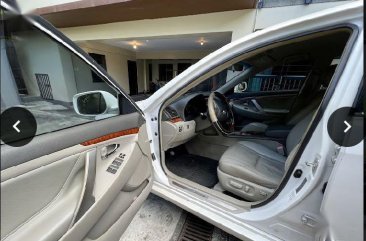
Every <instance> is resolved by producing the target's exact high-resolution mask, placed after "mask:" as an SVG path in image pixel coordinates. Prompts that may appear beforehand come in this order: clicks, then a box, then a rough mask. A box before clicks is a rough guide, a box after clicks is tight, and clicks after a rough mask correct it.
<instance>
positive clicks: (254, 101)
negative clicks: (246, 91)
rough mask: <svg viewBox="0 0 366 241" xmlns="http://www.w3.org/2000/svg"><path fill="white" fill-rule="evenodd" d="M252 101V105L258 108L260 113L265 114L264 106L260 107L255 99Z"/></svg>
mask: <svg viewBox="0 0 366 241" xmlns="http://www.w3.org/2000/svg"><path fill="white" fill-rule="evenodd" d="M250 101H251V102H252V104H253V105H254V106H255V108H257V109H258V111H259V112H264V110H263V108H262V106H260V105H259V104H258V102H257V101H256V100H255V99H251V100H250Z"/></svg>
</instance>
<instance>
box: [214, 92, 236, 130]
mask: <svg viewBox="0 0 366 241" xmlns="http://www.w3.org/2000/svg"><path fill="white" fill-rule="evenodd" d="M208 113H209V116H210V118H211V121H212V122H213V123H216V124H217V126H216V125H214V126H215V127H216V129H218V131H220V132H224V133H225V134H228V133H231V132H233V131H234V114H233V112H232V110H231V105H230V104H229V102H228V101H227V99H226V97H225V96H224V95H223V94H221V93H219V92H212V93H211V94H210V96H209V98H208Z"/></svg>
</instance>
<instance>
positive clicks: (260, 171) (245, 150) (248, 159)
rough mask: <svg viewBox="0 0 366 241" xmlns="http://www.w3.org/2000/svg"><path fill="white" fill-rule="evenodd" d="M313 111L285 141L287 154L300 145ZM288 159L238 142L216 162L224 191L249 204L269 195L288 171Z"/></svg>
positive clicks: (259, 145)
mask: <svg viewBox="0 0 366 241" xmlns="http://www.w3.org/2000/svg"><path fill="white" fill-rule="evenodd" d="M313 114H314V111H311V113H309V114H308V115H306V117H305V118H303V119H302V120H301V121H300V122H299V123H297V124H296V125H295V126H294V127H293V128H292V129H291V131H290V133H289V135H288V137H287V139H286V149H287V152H288V153H290V155H289V156H291V155H292V154H294V152H292V151H293V150H294V149H295V147H296V146H297V144H298V143H299V142H300V140H301V138H302V135H303V133H304V132H305V130H306V128H307V126H308V125H309V123H310V121H311V119H312V116H313ZM290 160H292V158H286V157H285V156H283V155H281V154H279V153H278V152H277V151H276V150H273V149H270V148H268V147H266V146H264V145H262V144H259V143H256V142H251V141H240V142H238V143H237V144H235V145H233V146H231V147H229V148H228V149H227V150H226V151H225V152H224V154H223V155H222V157H221V158H220V161H219V166H218V168H217V172H218V178H219V182H220V185H221V186H222V187H223V189H224V190H226V191H229V192H231V193H233V194H236V195H238V196H239V197H242V198H244V199H246V200H248V201H259V200H263V199H265V198H266V197H267V196H269V195H270V194H272V193H273V192H274V190H275V189H276V188H277V187H278V185H279V184H280V182H281V179H282V177H283V176H284V174H285V172H286V171H287V169H288V167H289V165H290Z"/></svg>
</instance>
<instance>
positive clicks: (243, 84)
mask: <svg viewBox="0 0 366 241" xmlns="http://www.w3.org/2000/svg"><path fill="white" fill-rule="evenodd" d="M238 89H239V91H240V92H245V91H246V90H247V89H248V83H247V82H241V83H240V84H239V85H238Z"/></svg>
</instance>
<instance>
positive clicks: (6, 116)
mask: <svg viewBox="0 0 366 241" xmlns="http://www.w3.org/2000/svg"><path fill="white" fill-rule="evenodd" d="M36 132H37V122H36V119H35V118H34V116H33V114H32V113H31V112H30V111H29V110H27V109H25V108H21V107H12V108H9V109H6V110H5V111H4V112H3V113H1V140H2V141H3V142H4V143H5V144H7V145H9V146H14V147H20V146H24V145H26V144H28V143H29V142H30V141H31V140H32V139H33V138H34V136H35V135H36Z"/></svg>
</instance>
